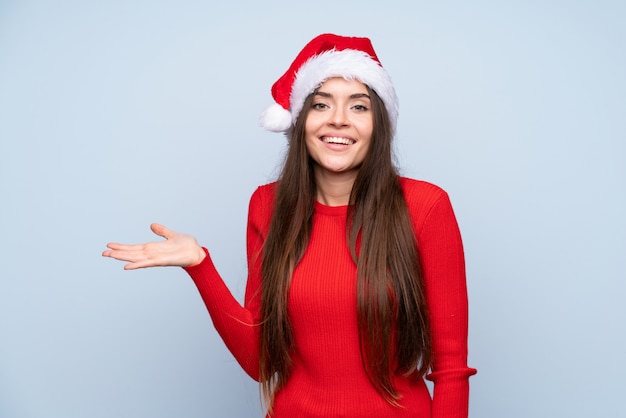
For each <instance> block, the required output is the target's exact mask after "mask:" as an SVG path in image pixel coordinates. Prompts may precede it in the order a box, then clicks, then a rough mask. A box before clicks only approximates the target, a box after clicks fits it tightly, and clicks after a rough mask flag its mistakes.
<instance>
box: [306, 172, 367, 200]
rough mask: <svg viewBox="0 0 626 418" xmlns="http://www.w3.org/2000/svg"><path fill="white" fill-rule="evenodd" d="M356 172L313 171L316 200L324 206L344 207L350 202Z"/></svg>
mask: <svg viewBox="0 0 626 418" xmlns="http://www.w3.org/2000/svg"><path fill="white" fill-rule="evenodd" d="M357 173H358V172H357V171H356V170H355V171H350V172H348V173H329V172H327V171H323V170H315V185H316V187H317V190H316V199H317V201H318V202H320V203H322V204H324V205H326V206H345V205H347V204H348V203H349V202H350V193H351V192H352V185H353V184H354V181H355V180H356V175H357Z"/></svg>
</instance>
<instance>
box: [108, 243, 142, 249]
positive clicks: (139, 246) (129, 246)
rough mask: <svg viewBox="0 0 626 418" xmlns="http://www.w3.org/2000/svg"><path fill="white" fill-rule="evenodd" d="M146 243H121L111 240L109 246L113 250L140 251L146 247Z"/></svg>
mask: <svg viewBox="0 0 626 418" xmlns="http://www.w3.org/2000/svg"><path fill="white" fill-rule="evenodd" d="M144 246H145V244H119V243H117V242H110V243H108V244H107V247H108V248H110V249H112V250H118V251H139V250H141V249H142V248H144Z"/></svg>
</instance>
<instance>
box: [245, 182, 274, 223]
mask: <svg viewBox="0 0 626 418" xmlns="http://www.w3.org/2000/svg"><path fill="white" fill-rule="evenodd" d="M275 193H276V182H274V183H268V184H264V185H261V186H259V187H257V188H256V190H255V191H254V192H253V193H252V196H251V197H250V205H249V207H248V216H249V218H250V220H251V221H252V222H253V223H256V224H259V226H265V227H267V226H268V225H269V222H270V219H271V217H272V212H273V209H274V196H275Z"/></svg>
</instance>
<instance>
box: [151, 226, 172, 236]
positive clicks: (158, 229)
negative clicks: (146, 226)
mask: <svg viewBox="0 0 626 418" xmlns="http://www.w3.org/2000/svg"><path fill="white" fill-rule="evenodd" d="M150 229H151V230H152V232H154V233H155V234H157V235H158V236H160V237H163V238H165V239H169V238H171V237H172V235H174V234H175V232H174V231H172V230H170V229H168V228H166V227H165V226H163V225H161V224H157V223H153V224H151V225H150Z"/></svg>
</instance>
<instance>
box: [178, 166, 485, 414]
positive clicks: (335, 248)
mask: <svg viewBox="0 0 626 418" xmlns="http://www.w3.org/2000/svg"><path fill="white" fill-rule="evenodd" d="M401 185H402V187H403V190H404V194H405V198H406V201H407V205H408V208H409V213H410V215H411V219H412V223H413V228H414V230H415V234H416V237H417V241H418V246H419V255H420V260H421V263H422V267H423V273H424V280H425V284H426V297H427V302H428V308H429V311H430V321H431V332H432V344H433V358H434V363H433V367H432V373H430V374H429V375H428V376H427V378H428V379H429V380H432V381H433V382H434V393H433V394H432V400H431V395H430V394H429V392H428V389H427V387H426V384H425V382H424V381H423V379H419V380H418V381H417V382H412V381H410V380H409V379H407V378H404V377H403V376H395V378H394V379H395V380H394V383H395V386H396V388H397V389H398V391H399V392H400V394H401V396H402V399H401V401H400V403H401V405H402V408H397V407H393V406H391V405H390V404H389V403H387V402H386V401H385V400H384V399H383V398H382V397H381V396H380V395H379V394H378V393H377V392H376V390H375V389H374V388H373V386H372V385H371V383H370V381H369V380H368V378H367V375H366V374H365V372H364V370H363V365H362V362H361V356H360V350H359V339H358V328H357V305H356V266H355V264H354V262H353V261H352V258H351V257H350V253H349V250H348V245H347V242H346V233H345V228H346V214H347V206H338V207H331V206H325V205H322V204H321V203H316V204H315V214H314V216H313V230H312V233H311V239H310V242H309V245H308V247H307V250H306V253H305V254H304V257H303V258H302V260H301V261H300V262H299V264H298V265H297V266H296V269H295V271H294V274H293V278H292V283H291V289H290V293H289V305H288V310H289V315H290V320H291V324H292V327H293V332H294V339H295V349H294V352H293V353H292V359H293V362H294V365H293V371H292V374H291V377H290V378H289V381H288V382H287V384H286V386H285V387H284V388H283V389H282V390H281V391H280V392H279V393H278V394H277V395H276V399H275V403H274V407H273V415H272V416H273V417H274V418H293V417H297V418H306V417H311V418H313V417H354V418H357V417H358V418H367V417H371V418H392V417H393V418H395V417H397V418H400V417H412V418H418V417H419V418H426V417H428V418H466V417H467V410H468V397H469V383H468V378H469V376H471V375H472V374H474V373H476V370H475V369H471V368H468V367H467V291H466V285H465V264H464V259H463V247H462V243H461V236H460V234H459V229H458V226H457V222H456V219H455V217H454V212H453V211H452V206H451V205H450V201H449V199H448V196H447V194H446V193H445V192H444V191H443V190H441V189H440V188H438V187H437V186H434V185H432V184H429V183H426V182H421V181H416V180H411V179H406V178H401ZM274 190H275V183H272V184H269V185H265V186H261V187H259V188H258V189H257V190H256V191H255V192H254V194H253V195H252V198H251V200H250V208H249V214H248V230H247V252H248V282H247V286H246V295H245V301H244V306H243V307H242V306H241V305H240V304H239V302H237V300H236V299H235V298H234V297H233V296H232V294H231V293H230V291H229V290H228V288H227V287H226V285H225V284H224V281H223V280H222V279H221V278H220V276H219V274H218V272H217V271H216V269H215V267H214V265H213V263H212V261H211V258H210V257H209V256H208V252H207V257H206V258H205V259H204V261H203V262H202V263H200V264H198V265H196V266H192V267H188V268H186V270H187V272H188V273H189V274H190V275H191V277H192V278H193V280H194V282H195V284H196V285H197V287H198V289H199V291H200V294H201V296H202V299H203V300H204V303H205V304H206V306H207V308H208V311H209V313H210V315H211V318H212V320H213V323H214V324H215V328H216V329H217V331H218V332H219V334H220V335H221V337H222V338H223V340H224V342H225V343H226V346H227V347H228V348H229V350H230V351H231V352H232V354H233V355H234V356H235V358H236V359H237V361H238V362H239V364H240V365H241V366H242V367H243V368H244V370H245V371H246V372H247V373H248V374H249V375H250V376H251V377H252V378H254V379H256V380H258V377H259V354H258V353H259V327H258V326H256V325H255V324H258V323H259V313H260V304H261V301H260V281H261V266H260V264H261V263H260V257H259V256H258V254H260V251H261V249H262V247H263V241H264V239H265V237H266V235H267V231H268V228H269V224H270V218H271V214H272V208H273V199H274Z"/></svg>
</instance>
